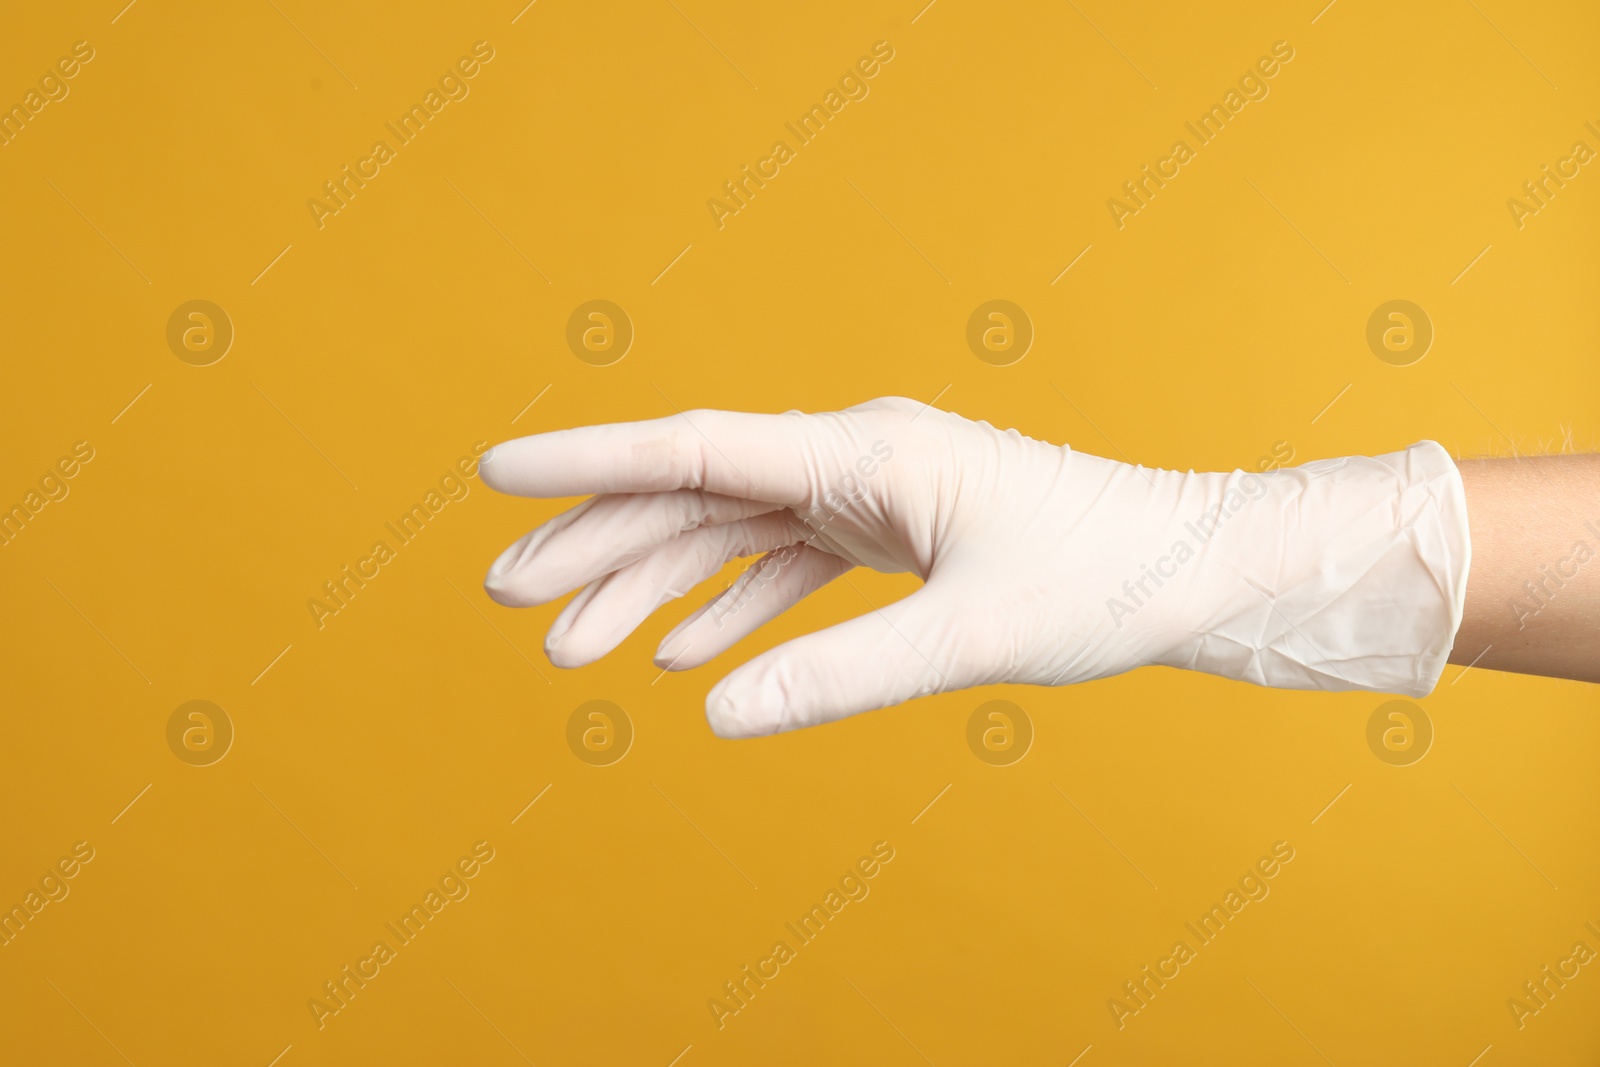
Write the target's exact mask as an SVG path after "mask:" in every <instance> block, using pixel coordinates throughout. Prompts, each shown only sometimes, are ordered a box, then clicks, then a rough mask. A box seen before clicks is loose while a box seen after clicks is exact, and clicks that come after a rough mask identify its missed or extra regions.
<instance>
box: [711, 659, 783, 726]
mask: <svg viewBox="0 0 1600 1067" xmlns="http://www.w3.org/2000/svg"><path fill="white" fill-rule="evenodd" d="M733 680H734V675H731V674H730V675H729V676H728V677H726V678H724V679H723V680H722V681H720V682H718V683H717V684H716V685H715V686H714V687H712V690H711V692H709V693H707V694H706V722H707V723H709V724H710V726H711V732H712V733H714V734H716V735H717V736H718V737H722V738H727V739H730V740H732V739H734V738H744V737H765V736H767V735H768V734H771V733H775V732H776V728H775V727H774V726H773V725H772V724H773V723H774V722H775V721H776V718H775V717H774V716H769V715H765V714H762V711H763V709H758V708H757V707H755V706H754V701H752V700H751V699H750V697H749V696H747V695H745V694H749V693H751V691H752V690H754V691H756V692H759V691H760V690H759V687H756V686H748V685H737V686H730V685H729V683H730V682H732V681H733ZM730 690H732V691H733V692H732V695H730Z"/></svg>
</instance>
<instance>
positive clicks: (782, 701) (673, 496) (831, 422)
mask: <svg viewBox="0 0 1600 1067" xmlns="http://www.w3.org/2000/svg"><path fill="white" fill-rule="evenodd" d="M482 472H483V477H484V481H485V482H486V483H487V484H488V485H489V486H491V487H492V488H495V489H498V490H500V491H502V492H509V493H516V494H519V495H524V496H534V497H565V496H575V495H582V494H596V495H595V496H594V497H593V498H592V499H590V500H588V501H586V502H584V503H582V504H580V505H578V506H577V507H576V508H574V509H572V510H570V511H568V512H566V513H565V514H563V515H560V516H557V517H556V518H554V519H551V520H550V521H548V522H546V523H545V524H544V525H543V526H541V527H539V528H538V529H536V530H534V531H533V532H532V533H530V534H528V535H527V536H526V537H524V538H522V539H521V540H520V541H518V542H517V543H516V544H514V545H512V546H511V547H510V548H509V549H507V550H506V551H505V552H504V553H502V554H501V556H500V558H499V559H498V560H496V561H495V563H494V565H493V566H492V567H491V568H490V571H489V574H488V576H487V579H486V581H485V587H486V589H487V590H488V592H489V595H490V596H492V597H493V598H494V599H496V600H498V601H499V602H500V603H502V604H505V605H507V606H512V607H526V606H530V605H534V604H542V603H546V602H548V601H551V600H554V599H556V598H557V597H560V596H563V595H565V594H566V593H568V592H571V591H572V590H574V589H580V590H581V591H580V592H579V593H578V594H577V596H575V597H573V598H572V599H571V600H570V601H568V603H567V605H566V606H565V608H563V610H562V611H561V612H560V614H559V615H558V616H557V618H556V620H555V622H554V625H553V626H552V627H551V630H550V633H549V636H548V637H547V638H546V640H545V651H546V653H547V654H548V655H549V656H550V659H551V661H552V662H553V663H555V664H557V665H558V666H562V667H579V666H583V665H584V664H587V663H592V662H594V661H595V660H597V659H599V658H600V657H601V656H604V655H605V654H606V653H608V652H610V651H611V650H612V649H614V648H615V647H617V645H619V644H620V643H621V642H622V641H623V640H624V639H626V638H627V636H628V635H629V634H630V633H632V632H633V631H634V630H635V629H636V628H637V627H639V626H640V625H641V624H642V623H644V621H645V620H646V619H647V618H648V617H649V616H650V615H651V614H652V613H653V612H655V611H656V609H658V608H660V607H661V606H662V605H664V604H666V603H667V602H668V601H670V600H671V599H673V598H675V597H679V596H683V595H684V594H686V593H688V592H689V591H690V590H691V589H693V588H694V587H695V586H697V585H699V584H700V583H701V582H702V581H704V580H706V579H708V578H710V577H712V576H713V575H715V574H716V573H717V572H718V571H720V570H721V568H722V566H723V565H724V564H725V563H727V562H728V561H729V560H732V559H736V558H739V557H743V556H752V555H762V554H763V553H765V555H763V557H762V559H761V560H760V561H759V562H758V563H757V564H755V565H754V566H752V567H751V568H750V569H749V570H747V571H746V572H745V573H744V575H743V577H741V578H740V579H739V580H738V581H737V582H735V583H734V585H733V586H732V587H731V588H729V589H726V590H724V591H722V592H720V593H718V594H717V595H716V596H714V597H713V598H712V599H711V600H710V601H709V602H707V603H706V604H705V605H704V606H703V607H702V608H701V609H700V610H699V611H697V612H694V613H692V614H690V615H689V616H688V617H687V618H685V619H684V620H683V621H682V622H681V623H679V625H678V626H677V627H675V628H674V629H672V630H671V631H670V632H669V633H668V634H667V635H666V636H665V637H664V638H663V639H662V642H661V645H660V647H659V648H658V650H657V653H656V662H657V664H658V665H659V666H661V667H664V668H667V669H672V670H686V669H692V668H694V667H697V666H699V665H701V664H705V663H707V662H709V661H711V660H712V659H714V658H716V657H717V656H718V655H719V654H721V653H722V652H725V651H727V650H728V649H729V648H731V647H732V646H733V645H735V644H736V643H738V642H739V641H740V640H741V639H742V638H743V637H745V636H747V635H749V634H750V633H752V632H753V631H755V630H756V629H757V628H759V627H760V626H761V625H763V624H764V623H766V622H767V621H769V620H771V619H772V618H774V617H776V616H777V615H778V614H780V613H781V612H783V611H784V610H786V609H787V608H789V607H790V606H792V605H793V604H795V603H796V602H798V601H799V600H801V599H802V598H804V597H806V596H807V595H809V594H810V593H811V592H813V591H815V590H816V589H818V588H820V587H821V586H823V585H826V584H827V583H828V582H830V581H832V580H833V579H835V578H837V577H839V576H840V575H841V574H844V573H845V572H847V571H849V570H850V569H851V568H853V567H859V566H865V567H871V568H873V569H876V570H879V571H891V572H892V571H909V572H911V573H913V574H915V575H917V576H918V577H919V578H922V579H923V582H924V584H923V585H922V586H921V587H920V588H919V589H918V590H917V591H915V592H913V593H912V594H911V595H909V596H907V597H906V598H904V599H903V600H900V601H898V602H896V603H893V604H888V605H879V606H874V607H873V608H872V609H871V610H869V611H867V612H866V613H865V614H863V615H861V616H859V617H857V618H854V619H850V620H848V621H845V622H841V623H839V624H838V625H835V626H832V627H828V628H826V629H823V630H820V631H817V632H815V633H811V634H806V635H804V636H801V637H797V638H795V639H794V640H791V641H788V642H787V643H785V644H782V645H779V646H778V647H776V648H773V649H769V650H767V651H765V652H763V653H761V654H760V655H757V656H755V657H754V658H752V659H751V660H749V662H747V663H744V664H742V665H740V666H739V667H737V668H735V669H734V670H733V671H732V672H731V673H730V674H729V675H728V676H727V677H725V678H723V679H722V680H721V681H720V682H719V683H718V684H717V685H716V686H714V687H713V688H712V689H711V691H710V693H709V694H708V696H707V699H706V713H707V717H708V718H709V720H710V722H711V725H712V728H713V729H714V730H716V732H717V733H719V734H722V735H723V736H727V737H748V736H754V735H759V734H769V733H774V732H777V731H780V730H791V729H795V728H796V727H801V726H811V725H816V724H818V723H822V722H828V721H831V720H834V719H839V718H843V717H844V716H846V715H852V714H855V713H857V712H861V711H868V710H870V709H873V708H881V707H887V706H889V705H892V704H898V703H901V702H903V701H906V700H910V699H912V698H915V697H919V696H926V695H929V694H931V693H939V692H947V691H949V690H953V689H961V688H966V687H969V686H979V685H991V684H995V683H1000V682H1013V683H1024V684H1035V685H1064V684H1068V683H1072V682H1082V681H1090V680H1093V679H1096V678H1105V677H1109V676H1111V675H1114V674H1119V673H1121V672H1123V671H1128V670H1133V669H1135V668H1138V667H1142V666H1152V665H1160V666H1166V667H1175V668H1179V669H1186V670H1198V671H1205V672H1208V673H1211V674H1217V675H1221V676H1223V677H1225V678H1233V679H1238V680H1240V681H1248V682H1252V683H1254V684H1256V685H1263V686H1272V687H1275V688H1284V689H1323V690H1351V689H1359V690H1367V691H1371V692H1381V693H1397V694H1404V695H1407V696H1414V697H1421V696H1425V695H1427V694H1428V693H1429V692H1431V691H1432V690H1433V688H1434V686H1435V685H1436V683H1437V682H1438V680H1439V677H1440V674H1441V672H1442V671H1443V670H1444V667H1445V663H1446V661H1447V659H1448V660H1450V661H1453V662H1456V663H1458V664H1461V665H1467V664H1472V663H1476V665H1477V666H1480V667H1489V668H1496V669H1501V670H1514V671H1524V672H1530V673H1541V674H1553V675H1558V676H1562V677H1567V678H1576V679H1585V680H1597V681H1600V656H1597V654H1596V652H1597V643H1600V588H1597V587H1600V576H1596V577H1591V576H1589V575H1588V574H1586V573H1584V571H1585V569H1586V568H1589V567H1592V568H1594V569H1595V570H1596V571H1600V562H1591V561H1592V560H1593V558H1594V556H1595V553H1596V550H1597V549H1600V530H1597V529H1596V528H1595V527H1597V526H1600V461H1597V460H1596V459H1595V458H1594V457H1583V458H1578V457H1562V458H1555V459H1531V460H1517V461H1510V460H1505V461H1502V460H1486V461H1468V462H1465V463H1457V462H1456V461H1455V460H1453V459H1452V458H1451V457H1450V454H1449V453H1448V452H1446V451H1445V449H1444V448H1442V447H1441V446H1440V445H1438V444H1436V443H1434V442H1432V441H1422V442H1418V443H1417V444H1415V445H1412V446H1411V447H1410V448H1407V449H1404V450H1402V451H1399V452H1392V453H1388V454H1385V455H1379V456H1346V457H1342V458H1332V459H1324V460H1316V461H1313V462H1311V463H1306V464H1302V465H1300V466H1298V467H1290V468H1282V469H1278V470H1276V471H1271V472H1262V473H1254V472H1246V471H1230V472H1217V473H1203V472H1202V473H1195V472H1193V471H1173V470H1156V469H1151V468H1146V467H1142V466H1133V465H1130V464H1127V463H1119V462H1116V461H1114V460H1108V459H1104V458H1101V457H1098V456H1094V455H1090V454H1087V453H1083V452H1077V451H1074V450H1073V449H1071V448H1068V447H1065V446H1059V445H1054V444H1049V443H1046V442H1042V441H1035V440H1032V439H1030V438H1027V437H1024V436H1022V435H1021V434H1019V433H1017V432H1016V431H1015V430H1006V431H1002V430H999V429H996V428H995V427H993V426H990V425H989V424H987V423H983V422H972V421H969V420H967V419H964V418H962V417H960V416H959V415H955V414H953V413H950V412H944V411H939V410H938V409H936V408H932V407H930V406H929V405H926V404H922V403H918V402H916V401H912V400H906V399H904V398H885V399H880V400H875V401H871V402H869V403H866V404H861V405H858V406H857V407H854V408H850V409H848V410H846V411H838V412H828V413H823V414H816V415H808V414H802V413H800V412H788V413H786V414H783V415H756V414H745V413H741V412H726V411H691V412H682V413H680V414H678V415H676V416H673V417H671V418H665V419H656V420H652V421H649V422H638V423H623V424H614V425H607V426H586V427H580V428H577V429H571V430H558V431H556V432H553V433H547V434H539V435H537V436H534V437H527V438H522V439H520V440H516V441H509V442H506V443H504V444H501V445H499V446H497V447H496V448H494V449H493V450H491V452H490V453H489V454H487V455H485V456H484V457H483V461H482ZM1591 522H1592V523H1593V524H1594V525H1593V526H1591V525H1587V524H1588V523H1591ZM1524 583H1527V584H1526V585H1525V584H1524ZM1518 598H1521V606H1520V607H1518V603H1517V601H1518Z"/></svg>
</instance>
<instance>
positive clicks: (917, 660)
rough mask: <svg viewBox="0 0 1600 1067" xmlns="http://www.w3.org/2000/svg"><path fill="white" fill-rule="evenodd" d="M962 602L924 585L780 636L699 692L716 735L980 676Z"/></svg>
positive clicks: (903, 697)
mask: <svg viewBox="0 0 1600 1067" xmlns="http://www.w3.org/2000/svg"><path fill="white" fill-rule="evenodd" d="M970 617H971V616H970V610H963V606H962V604H961V603H960V602H959V600H958V598H956V597H952V596H950V595H949V594H946V593H944V592H942V591H940V590H938V589H936V588H935V587H934V585H932V584H930V585H924V586H923V587H922V588H920V589H918V590H917V591H916V592H914V593H912V594H911V595H910V596H908V597H906V598H904V599H903V600H899V601H896V602H895V603H893V604H890V605H888V606H886V607H883V608H880V609H876V610H873V611H869V612H867V614H865V615H861V616H859V617H857V618H854V619H851V620H849V621H848V622H842V623H839V624H838V625H837V626H830V627H828V628H827V629H825V630H819V631H817V632H816V633H813V634H807V635H806V636H804V637H798V638H795V639H794V640H793V641H788V642H785V643H784V644H782V645H779V646H778V647H777V648H774V649H771V650H770V651H767V652H764V653H762V654H761V655H759V656H757V657H756V658H755V659H752V660H751V661H750V662H749V663H746V664H745V665H744V666H742V667H740V668H738V669H737V670H735V671H733V672H732V673H731V674H729V675H728V676H727V677H726V678H724V679H722V681H720V682H718V683H717V685H716V686H715V687H714V688H713V689H712V690H711V692H710V693H709V694H708V695H707V696H706V719H707V720H708V721H709V722H710V724H711V729H712V731H713V732H715V733H716V734H717V735H718V736H719V737H761V736H764V735H766V734H773V733H778V732H780V731H784V730H795V729H799V728H800V727H803V726H815V725H817V724H818V723H824V722H832V721H833V720H835V719H842V718H844V717H846V716H848V715H855V714H857V713H858V712H863V711H871V710H873V709H875V708H884V707H889V706H891V705H893V704H899V703H902V702H904V701H907V700H911V699H912V698H914V697H919V696H928V695H929V694H932V693H942V692H945V691H947V690H950V689H961V688H965V687H966V686H969V685H976V684H979V682H980V681H982V680H983V679H977V678H975V677H974V672H973V669H972V667H971V666H969V664H974V659H973V657H972V655H971V647H970V642H968V641H967V640H965V639H964V638H965V636H966V635H965V628H966V627H967V625H969V624H968V623H966V622H965V620H966V619H968V618H970Z"/></svg>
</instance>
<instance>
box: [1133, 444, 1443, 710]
mask: <svg viewBox="0 0 1600 1067" xmlns="http://www.w3.org/2000/svg"><path fill="white" fill-rule="evenodd" d="M1200 477H1203V478H1215V479H1218V481H1216V482H1215V483H1211V484H1209V485H1208V489H1209V492H1208V493H1207V494H1206V495H1207V497H1208V498H1209V500H1210V501H1212V502H1213V503H1212V504H1211V506H1212V507H1213V508H1214V512H1213V513H1214V514H1215V515H1217V522H1216V524H1215V529H1214V532H1213V533H1212V535H1211V536H1210V537H1209V539H1208V540H1207V541H1206V543H1205V544H1204V545H1203V546H1202V547H1201V549H1200V550H1199V554H1198V556H1197V561H1198V563H1199V565H1198V566H1197V567H1196V569H1195V582H1194V584H1193V586H1192V587H1191V588H1190V589H1188V590H1187V594H1188V595H1187V596H1186V597H1185V610H1184V612H1183V617H1182V620H1181V622H1180V623H1179V624H1178V625H1177V626H1176V627H1175V631H1174V633H1173V634H1172V635H1171V637H1172V640H1171V643H1170V644H1169V645H1168V649H1169V651H1168V652H1167V653H1166V654H1164V655H1162V656H1161V657H1160V658H1159V659H1158V660H1157V661H1156V662H1159V663H1162V664H1165V665H1167V666H1172V667H1182V668H1185V669H1190V670H1199V671H1206V672H1208V673H1211V674H1218V675H1222V676H1223V677H1227V678H1234V679H1238V680H1240V681H1247V682H1253V683H1255V684H1257V685H1263V686H1271V687H1274V688H1280V689H1323V690H1371V691H1376V692H1384V693H1401V694H1405V695H1407V696H1412V697H1421V696H1426V695H1427V694H1428V693H1430V692H1431V691H1432V690H1433V688H1434V686H1435V685H1436V684H1437V683H1438V680H1439V676H1440V674H1441V673H1442V672H1443V671H1444V665H1445V663H1446V661H1447V660H1448V658H1449V655H1450V650H1451V647H1452V645H1453V644H1454V641H1455V635H1456V630H1457V629H1458V627H1459V626H1460V625H1461V616H1462V610H1463V607H1464V605H1465V602H1466V589H1467V570H1468V567H1469V564H1470V559H1471V541H1470V537H1469V535H1468V526H1467V506H1466V493H1465V490H1464V488H1463V486H1462V481H1461V474H1460V471H1459V470H1458V469H1457V468H1456V465H1455V462H1454V461H1453V460H1452V459H1451V457H1450V454H1449V453H1448V452H1446V451H1445V449H1444V448H1443V447H1442V446H1441V445H1439V444H1438V443H1437V442H1434V441H1421V442H1419V443H1417V444H1415V445H1412V446H1411V447H1410V448H1407V449H1405V450H1403V451H1400V452H1392V453H1388V454H1386V455H1381V456H1350V457H1345V458H1342V459H1330V460H1319V461H1316V462H1312V463H1307V464H1304V465H1302V466H1299V467H1290V468H1283V469H1280V470H1276V471H1272V472H1269V473H1265V474H1251V473H1246V472H1243V471H1234V472H1233V473H1231V474H1227V475H1210V476H1204V475H1203V476H1200Z"/></svg>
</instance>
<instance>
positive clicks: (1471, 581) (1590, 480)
mask: <svg viewBox="0 0 1600 1067" xmlns="http://www.w3.org/2000/svg"><path fill="white" fill-rule="evenodd" d="M1457 465H1458V466H1459V467H1460V469H1461V479H1462V482H1463V483H1464V485H1465V487H1466V496H1467V521H1468V525H1469V526H1470V528H1471V536H1472V565H1471V568H1470V570H1469V571H1468V576H1467V603H1466V610H1465V615H1464V616H1463V618H1462V620H1461V628H1460V630H1459V631H1458V632H1457V634H1456V641H1455V647H1454V649H1453V650H1452V651H1451V653H1450V662H1451V663H1458V664H1461V665H1463V666H1465V665H1467V664H1469V663H1474V662H1476V665H1477V666H1478V667H1481V668H1488V669H1490V670H1498V671H1514V672H1516V673H1518V674H1541V675H1546V676H1549V677H1552V678H1573V679H1577V680H1579V681H1586V682H1600V455H1583V456H1532V457H1524V458H1518V459H1471V460H1460V461H1458V464H1457Z"/></svg>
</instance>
